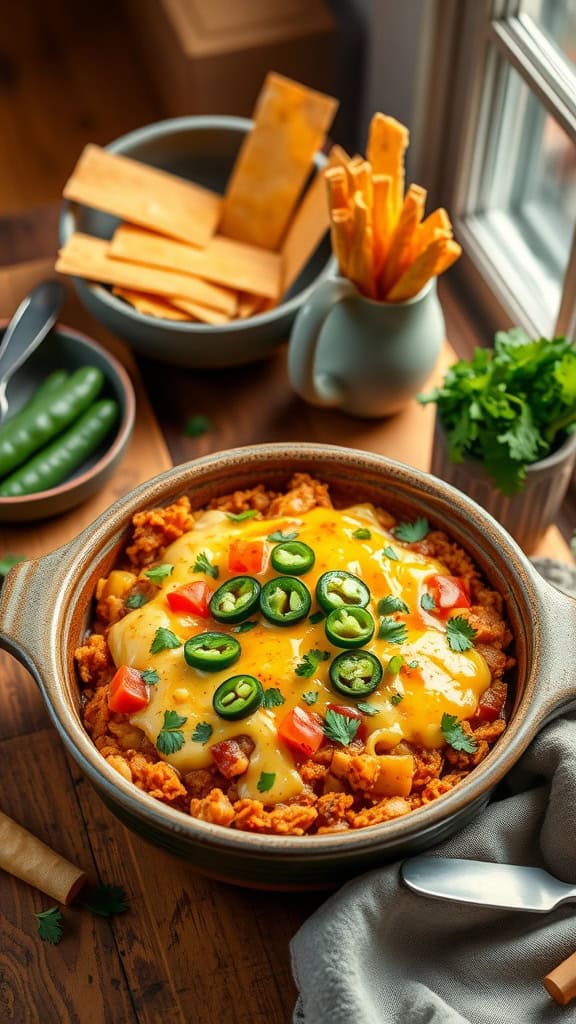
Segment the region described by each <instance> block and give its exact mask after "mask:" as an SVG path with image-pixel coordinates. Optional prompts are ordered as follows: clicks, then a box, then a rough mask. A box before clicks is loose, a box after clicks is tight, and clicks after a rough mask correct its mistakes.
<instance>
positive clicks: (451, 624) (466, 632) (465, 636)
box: [446, 615, 476, 651]
mask: <svg viewBox="0 0 576 1024" xmlns="http://www.w3.org/2000/svg"><path fill="white" fill-rule="evenodd" d="M475 636H476V630H475V629H474V627H473V626H471V625H470V623H469V622H468V620H467V619H465V618H463V617H462V616H461V615H455V616H454V618H452V619H448V622H447V623H446V639H447V640H448V645H449V647H450V649H451V650H452V651H469V650H470V648H471V647H472V641H473V640H474V637H475Z"/></svg>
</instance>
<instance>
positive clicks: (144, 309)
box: [112, 288, 190, 320]
mask: <svg viewBox="0 0 576 1024" xmlns="http://www.w3.org/2000/svg"><path fill="white" fill-rule="evenodd" d="M112 292H113V294H114V295H117V296H118V298H119V299H125V300H126V302H129V303H130V305H131V306H134V309H136V310H137V311H138V312H139V313H144V314H145V315H146V316H154V317H157V318H159V319H161V320H190V316H189V314H188V313H184V311H183V310H181V309H176V306H174V305H172V303H171V302H169V301H168V299H163V298H162V297H161V296H160V295H147V294H146V292H135V291H132V290H131V289H130V288H113V289H112Z"/></svg>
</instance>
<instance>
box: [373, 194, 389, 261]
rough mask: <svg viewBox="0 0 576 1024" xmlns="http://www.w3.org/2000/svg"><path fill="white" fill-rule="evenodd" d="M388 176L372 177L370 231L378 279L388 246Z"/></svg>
mask: <svg viewBox="0 0 576 1024" xmlns="http://www.w3.org/2000/svg"><path fill="white" fill-rule="evenodd" d="M391 188H392V178H391V177H390V175H389V174H374V175H373V176H372V192H373V194H372V229H373V232H374V273H375V276H376V278H377V279H378V278H379V277H380V276H381V274H382V271H383V269H384V263H385V261H386V257H387V255H388V247H389V245H390V190H391Z"/></svg>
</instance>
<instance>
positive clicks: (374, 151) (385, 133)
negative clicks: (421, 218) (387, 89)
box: [366, 114, 410, 225]
mask: <svg viewBox="0 0 576 1024" xmlns="http://www.w3.org/2000/svg"><path fill="white" fill-rule="evenodd" d="M409 139H410V133H409V132H408V129H407V128H406V126H405V125H403V124H400V122H399V121H397V120H396V119H395V118H394V117H388V116H386V115H385V114H374V117H373V118H372V120H371V122H370V129H369V133H368V146H367V150H366V156H367V158H368V160H369V161H370V163H371V165H372V170H373V172H374V174H388V175H390V177H391V178H392V189H391V193H390V215H391V219H392V224H393V225H394V224H395V223H396V220H397V218H398V217H399V215H400V211H401V209H402V202H403V199H404V175H405V172H404V153H405V152H406V148H407V146H408V142H409Z"/></svg>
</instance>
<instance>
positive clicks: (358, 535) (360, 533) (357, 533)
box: [352, 526, 372, 540]
mask: <svg viewBox="0 0 576 1024" xmlns="http://www.w3.org/2000/svg"><path fill="white" fill-rule="evenodd" d="M352 536H353V537H354V539H355V540H370V538H371V537H372V534H371V532H370V530H368V529H367V527H365V526H360V527H359V529H358V530H354V533H353V534H352Z"/></svg>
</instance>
